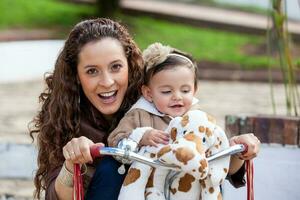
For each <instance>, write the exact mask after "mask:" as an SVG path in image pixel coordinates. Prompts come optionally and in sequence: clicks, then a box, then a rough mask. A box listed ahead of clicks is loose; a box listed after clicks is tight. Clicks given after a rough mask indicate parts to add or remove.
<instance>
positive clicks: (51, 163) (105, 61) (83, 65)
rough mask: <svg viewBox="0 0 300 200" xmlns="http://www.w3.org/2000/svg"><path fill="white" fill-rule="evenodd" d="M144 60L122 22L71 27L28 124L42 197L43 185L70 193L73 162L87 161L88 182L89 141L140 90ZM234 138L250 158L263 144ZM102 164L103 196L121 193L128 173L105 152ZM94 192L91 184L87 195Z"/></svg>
mask: <svg viewBox="0 0 300 200" xmlns="http://www.w3.org/2000/svg"><path fill="white" fill-rule="evenodd" d="M142 66H143V61H142V56H141V52H140V50H139V48H138V47H137V45H136V44H135V43H134V41H133V40H132V38H131V37H130V35H129V34H128V31H127V30H126V29H125V28H124V27H123V26H121V25H120V24H119V23H117V22H114V21H112V20H109V19H103V18H102V19H94V20H86V21H83V22H81V23H79V24H77V25H76V26H75V27H74V28H73V30H72V31H71V32H70V35H69V37H68V38H67V40H66V42H65V45H64V47H63V49H62V51H61V52H60V54H59V56H58V59H57V61H56V64H55V69H54V72H53V74H50V75H49V76H48V77H46V84H47V88H46V90H45V92H43V93H42V94H41V95H40V101H41V102H42V107H41V111H40V112H39V113H38V115H37V117H36V118H35V119H34V121H33V123H34V126H33V127H32V128H31V130H30V134H31V136H32V137H33V135H34V134H35V133H38V136H37V141H38V146H39V153H38V170H37V173H36V176H35V179H34V183H35V186H36V193H35V196H36V198H38V199H40V198H41V192H42V191H43V190H45V191H46V194H45V198H46V199H51V200H53V199H61V200H64V199H66V200H67V199H72V192H73V189H72V176H73V174H72V173H73V164H74V163H80V164H87V168H86V169H84V172H83V173H84V177H83V178H84V183H85V184H84V185H85V189H86V188H87V186H88V184H89V182H90V180H91V178H92V176H93V169H94V165H92V164H90V163H91V162H92V158H91V156H90V151H89V149H90V146H91V145H93V144H94V143H104V144H106V143H107V137H108V134H109V133H110V132H111V131H112V130H113V129H114V128H115V127H116V125H117V124H118V122H119V120H120V119H121V118H122V117H123V115H124V113H126V111H128V109H129V108H130V106H131V105H132V104H133V103H134V102H135V101H136V100H137V99H138V97H139V96H140V93H139V88H140V87H141V82H142V81H141V77H142V76H141V75H142ZM231 142H232V143H246V144H247V145H248V152H247V154H245V155H244V156H246V158H251V157H253V156H255V155H256V153H257V152H258V149H259V142H257V141H256V137H255V136H253V135H249V134H248V135H244V136H239V137H237V138H234V139H233V140H231ZM99 165H101V166H103V167H102V168H101V170H103V178H101V179H100V180H96V181H101V182H103V184H102V185H104V186H106V188H103V190H104V192H103V197H102V198H103V199H108V198H109V199H117V196H118V192H119V188H120V186H121V183H122V181H123V178H124V175H120V174H117V168H118V167H119V166H120V164H119V163H118V162H117V161H115V160H114V159H112V158H111V157H106V158H103V159H102V160H101V162H100V164H99ZM242 165H243V160H240V159H239V158H233V159H232V162H231V168H230V173H232V174H234V173H235V172H237V171H238V170H239V169H241V171H243V168H241V166H242ZM97 169H98V167H97ZM98 177H99V176H98ZM238 177H239V179H240V180H241V179H242V178H240V177H241V176H238ZM94 181H95V180H93V182H94ZM93 182H92V184H91V186H89V187H90V188H92V187H93V184H94V183H93ZM237 182H238V181H237ZM96 185H99V183H97V184H96ZM100 185H101V184H100ZM90 191H93V189H90ZM92 197H93V194H92V193H91V192H89V190H88V191H87V199H91V198H92Z"/></svg>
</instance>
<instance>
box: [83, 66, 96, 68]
mask: <svg viewBox="0 0 300 200" xmlns="http://www.w3.org/2000/svg"><path fill="white" fill-rule="evenodd" d="M90 67H97V65H86V66H84V68H90Z"/></svg>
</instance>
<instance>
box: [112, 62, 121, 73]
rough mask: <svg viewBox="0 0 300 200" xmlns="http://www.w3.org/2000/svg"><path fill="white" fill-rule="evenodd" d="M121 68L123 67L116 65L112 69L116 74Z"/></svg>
mask: <svg viewBox="0 0 300 200" xmlns="http://www.w3.org/2000/svg"><path fill="white" fill-rule="evenodd" d="M121 67H122V65H120V64H114V65H113V66H111V69H112V71H113V72H116V71H119V70H120V68H121Z"/></svg>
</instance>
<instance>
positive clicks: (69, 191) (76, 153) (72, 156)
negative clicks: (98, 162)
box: [55, 136, 94, 200]
mask: <svg viewBox="0 0 300 200" xmlns="http://www.w3.org/2000/svg"><path fill="white" fill-rule="evenodd" d="M92 145H94V142H92V141H91V140H90V139H88V138H86V137H84V136H81V137H79V138H73V139H72V140H71V141H69V142H68V143H67V144H66V145H65V146H64V147H63V155H64V157H65V163H64V166H63V167H62V169H61V171H60V173H59V175H58V177H57V178H56V180H55V191H56V195H57V197H58V199H59V200H72V196H73V166H74V164H75V163H79V164H85V163H88V162H93V159H92V157H91V154H90V147H91V146H92Z"/></svg>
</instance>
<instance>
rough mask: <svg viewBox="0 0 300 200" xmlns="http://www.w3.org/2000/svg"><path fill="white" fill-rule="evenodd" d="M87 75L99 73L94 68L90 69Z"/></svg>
mask: <svg viewBox="0 0 300 200" xmlns="http://www.w3.org/2000/svg"><path fill="white" fill-rule="evenodd" d="M86 73H87V74H95V73H97V70H96V69H94V68H91V69H88V70H87V72H86Z"/></svg>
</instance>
